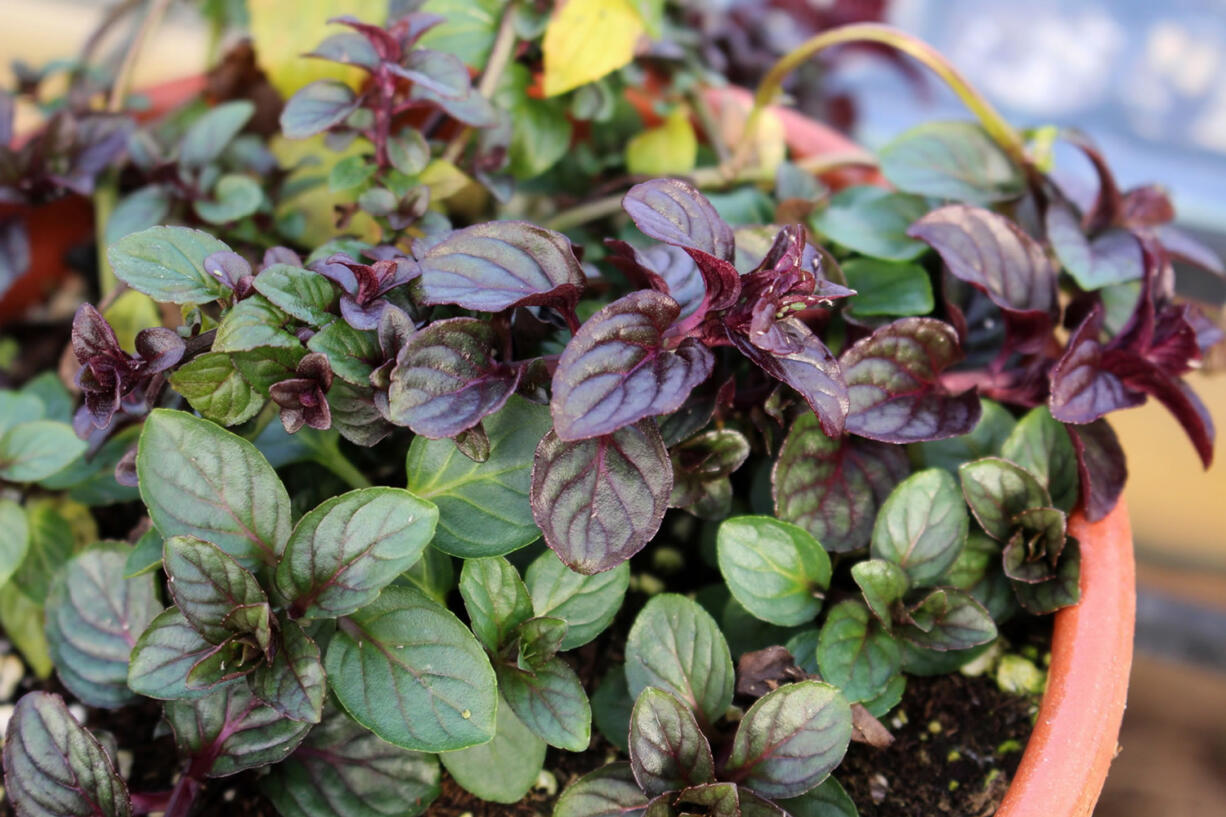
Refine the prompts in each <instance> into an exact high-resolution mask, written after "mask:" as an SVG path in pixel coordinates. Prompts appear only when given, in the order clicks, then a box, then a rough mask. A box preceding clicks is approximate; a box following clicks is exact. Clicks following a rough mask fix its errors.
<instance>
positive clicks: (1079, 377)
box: [1048, 306, 1145, 423]
mask: <svg viewBox="0 0 1226 817" xmlns="http://www.w3.org/2000/svg"><path fill="white" fill-rule="evenodd" d="M1102 321H1103V312H1102V307H1101V306H1095V307H1094V309H1093V310H1092V311H1091V312H1090V314H1089V315H1087V316H1086V318H1085V320H1083V321H1082V322H1081V325H1080V326H1078V327H1077V330H1076V331H1075V332H1073V335H1072V337H1071V338H1069V342H1068V347H1067V348H1066V349H1065V352H1064V355H1063V356H1062V357H1061V358H1060V360H1059V361H1057V362H1056V365H1055V367H1054V368H1053V369H1052V371H1051V398H1050V400H1049V403H1048V405H1049V406H1050V408H1051V415H1052V417H1055V418H1056V419H1057V420H1060V421H1061V422H1064V423H1092V422H1094V421H1095V420H1097V419H1098V418H1099V417H1102V416H1103V415H1104V414H1107V413H1108V412H1111V411H1115V410H1117V409H1124V408H1132V407H1134V406H1139V405H1141V404H1142V403H1144V402H1145V395H1144V394H1141V393H1140V392H1137V391H1135V390H1133V389H1130V388H1128V387H1127V386H1126V385H1124V383H1123V381H1122V380H1121V379H1120V378H1119V377H1118V376H1116V375H1115V374H1113V373H1112V372H1110V371H1108V369H1107V366H1108V363H1106V362H1104V356H1105V355H1107V352H1106V350H1105V349H1104V348H1103V345H1102V344H1101V343H1099V341H1098V338H1099V335H1100V334H1101V332H1102Z"/></svg>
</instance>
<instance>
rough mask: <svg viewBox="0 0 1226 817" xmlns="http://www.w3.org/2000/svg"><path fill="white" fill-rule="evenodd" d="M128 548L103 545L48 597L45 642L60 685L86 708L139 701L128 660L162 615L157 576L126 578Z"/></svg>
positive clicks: (66, 572) (81, 557) (76, 563)
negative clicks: (141, 636) (147, 629)
mask: <svg viewBox="0 0 1226 817" xmlns="http://www.w3.org/2000/svg"><path fill="white" fill-rule="evenodd" d="M127 555H128V547H127V545H124V544H122V543H119V542H105V543H101V544H98V545H95V546H94V547H92V548H90V549H89V550H86V551H84V552H82V553H80V554H78V555H77V556H75V557H74V558H73V559H71V560H70V561H69V562H68V564H66V565H64V568H63V570H61V571H60V572H59V574H58V575H57V576H56V577H55V580H54V581H53V582H52V584H51V590H50V592H49V593H48V594H47V625H46V626H47V643H48V645H49V647H50V652H51V657H52V658H53V659H54V660H55V665H56V669H57V670H58V673H59V676H60V680H61V681H62V682H63V684H64V686H65V687H66V688H67V689H68V691H69V692H71V693H72V694H73V695H74V696H76V697H77V698H78V699H79V700H80V701H81V702H82V703H84V704H86V705H88V706H97V707H104V708H107V709H116V708H118V707H121V706H123V705H124V704H127V703H130V702H131V701H132V700H133V699H134V698H135V696H134V695H133V694H132V692H131V691H130V690H129V689H128V661H129V659H130V654H131V651H132V645H133V644H134V643H136V636H137V634H138V633H141V632H143V631H144V629H145V627H146V626H147V625H148V624H149V622H150V621H152V620H153V619H154V617H155V616H156V615H157V614H158V613H160V612H161V611H162V605H161V604H160V603H159V602H158V599H157V589H156V586H155V585H154V580H153V576H141V577H139V578H135V579H125V578H124V564H125V562H126V561H127Z"/></svg>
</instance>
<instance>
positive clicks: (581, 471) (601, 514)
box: [531, 420, 673, 574]
mask: <svg viewBox="0 0 1226 817" xmlns="http://www.w3.org/2000/svg"><path fill="white" fill-rule="evenodd" d="M672 487H673V469H672V466H671V463H670V461H669V458H668V451H667V449H665V448H664V442H663V440H661V439H660V432H659V431H658V430H657V429H656V426H655V423H653V422H651V421H650V420H643V421H640V422H638V423H636V424H635V425H632V426H626V427H625V428H621V429H619V430H617V431H616V432H614V433H613V434H609V435H607V436H604V437H597V438H595V439H591V440H581V441H579V442H564V441H563V440H560V439H558V436H557V435H556V434H554V433H553V432H552V431H550V432H549V433H548V434H546V435H545V438H544V439H543V440H541V443H540V445H539V446H537V449H536V456H535V458H534V461H533V465H532V490H531V498H532V515H533V518H535V519H536V524H537V525H538V526H540V529H541V533H542V534H544V537H545V543H546V544H548V545H549V547H551V548H552V549H553V550H554V552H555V553H557V554H558V556H559V558H561V559H562V561H563V562H565V563H566V564H567V566H569V567H570V568H571V569H572V570H575V571H577V572H579V573H585V574H592V573H599V572H601V571H603V570H609V569H610V568H613V567H616V566H617V565H619V564H621V563H622V562H624V561H626V560H627V559H629V558H630V557H631V556H633V555H634V554H635V553H638V552H639V551H640V550H641V549H642V548H643V546H644V545H646V544H647V542H648V540H650V539H651V537H652V536H654V535H655V533H656V531H657V530H658V529H659V527H660V521H661V520H662V519H663V518H664V511H665V510H666V509H667V508H668V497H669V494H670V493H671V492H672Z"/></svg>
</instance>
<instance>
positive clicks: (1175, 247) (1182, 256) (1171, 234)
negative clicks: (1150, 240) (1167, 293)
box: [1154, 224, 1226, 278]
mask: <svg viewBox="0 0 1226 817" xmlns="http://www.w3.org/2000/svg"><path fill="white" fill-rule="evenodd" d="M1154 234H1155V235H1156V236H1157V238H1158V242H1159V243H1160V244H1162V247H1163V249H1165V250H1166V251H1167V252H1168V253H1170V254H1171V255H1172V256H1173V257H1174V258H1176V259H1177V260H1179V261H1183V262H1184V263H1186V264H1192V265H1193V266H1197V267H1200V268H1201V269H1203V270H1206V271H1208V272H1212V273H1213V274H1214V275H1217V276H1219V277H1222V278H1226V266H1223V265H1222V257H1221V256H1220V255H1218V254H1217V253H1216V252H1214V251H1213V250H1212V249H1210V248H1209V247H1207V246H1205V245H1204V244H1202V243H1201V242H1200V241H1199V240H1197V239H1195V238H1193V237H1192V236H1190V235H1188V234H1187V233H1185V232H1184V231H1183V230H1180V229H1179V228H1178V227H1173V226H1171V225H1170V224H1163V225H1162V226H1161V227H1157V228H1155V230H1154Z"/></svg>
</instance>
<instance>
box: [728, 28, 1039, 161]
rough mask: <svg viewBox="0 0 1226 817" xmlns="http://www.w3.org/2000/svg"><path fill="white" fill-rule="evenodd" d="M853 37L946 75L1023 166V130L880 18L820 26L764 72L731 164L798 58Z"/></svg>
mask: <svg viewBox="0 0 1226 817" xmlns="http://www.w3.org/2000/svg"><path fill="white" fill-rule="evenodd" d="M857 42H875V43H881V44H883V45H888V46H890V47H892V48H894V49H896V50H898V51H901V52H902V53H904V54H906V55H908V56H910V57H912V58H914V59H916V60H918V61H919V62H921V63H923V64H924V65H926V66H927V67H928V68H930V69H931V70H932V71H933V73H935V74H936V75H937V76H938V77H940V78H941V79H942V80H944V82H945V84H947V85H948V86H949V87H950V88H951V89H953V92H954V93H955V94H957V95H958V98H959V99H961V100H962V102H963V104H965V105H966V107H967V108H969V109H970V111H971V112H972V113H973V114H975V116H976V117H978V119H979V122H980V124H981V125H983V129H984V130H986V131H987V132H988V134H989V135H990V136H991V137H992V138H993V139H994V140H995V141H996V143H997V144H998V145H1000V147H1001V148H1002V149H1003V150H1004V151H1005V152H1006V153H1007V154H1009V157H1010V158H1011V159H1013V161H1015V162H1017V163H1018V164H1019V165H1022V166H1025V165H1026V164H1027V160H1026V145H1025V142H1024V141H1023V140H1022V137H1021V135H1020V134H1019V133H1018V132H1017V131H1016V130H1015V129H1014V128H1013V126H1012V125H1010V124H1009V123H1008V122H1007V121H1005V118H1004V117H1002V116H1001V115H1000V113H998V112H997V111H996V109H995V108H993V107H992V105H991V104H990V103H989V102H988V101H987V100H986V99H984V97H983V96H982V95H981V94H980V93H979V92H978V91H976V90H975V89H974V88H973V87H972V86H971V85H970V83H969V82H967V81H966V78H965V77H963V76H962V75H961V74H960V73H958V71H957V69H955V68H954V67H953V65H951V64H950V62H949V61H948V60H947V59H945V57H944V56H942V55H941V54H940V53H939V52H938V51H937V50H936V49H934V48H933V47H932V46H930V45H928V44H927V43H925V42H923V41H922V40H919V39H917V38H915V37H912V36H911V35H910V34H907V33H905V32H902V31H899V30H898V29H896V28H893V27H891V26H885V25H881V24H878V23H856V24H853V25H847V26H841V27H840V28H834V29H830V30H829V31H823V32H822V33H821V34H818V35H817V36H815V37H813V38H812V39H810V40H808V41H806V42H805V43H803V44H801V45H799V46H797V47H796V48H794V49H793V50H792V51H791V52H789V53H788V54H785V55H784V56H783V57H782V58H780V60H779V61H778V62H776V63H775V65H774V67H772V68H771V70H770V71H769V72H767V74H766V76H765V77H763V78H762V81H761V82H760V83H759V84H758V90H757V93H756V94H755V95H754V106H753V111H751V112H750V115H749V120H748V121H747V122H746V124H745V132H744V133H743V134H742V135H741V141H740V144H739V145H738V147H737V156H736V157H734V159H733V163H734V164H733V166H734V167H735V166H736V162H737V161H738V160H740V161H742V162H743V161H744V159H745V158H746V156H747V155H748V151H749V147H750V143H751V142H752V134H753V132H754V130H755V129H756V126H757V123H758V120H759V118H760V115H761V112H762V110H763V109H765V108H766V107H767V106H768V105H770V104H771V103H772V102H774V100H775V97H776V96H777V95H778V93H779V89H780V87H781V86H782V85H783V81H784V79H785V78H787V76H788V74H790V73H792V71H793V70H795V69H796V67H797V66H798V65H800V64H801V63H802V62H804V61H805V60H807V59H809V58H810V57H812V56H813V55H815V54H817V53H818V52H820V51H823V50H825V49H827V48H830V47H831V46H835V45H845V44H847V43H857Z"/></svg>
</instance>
